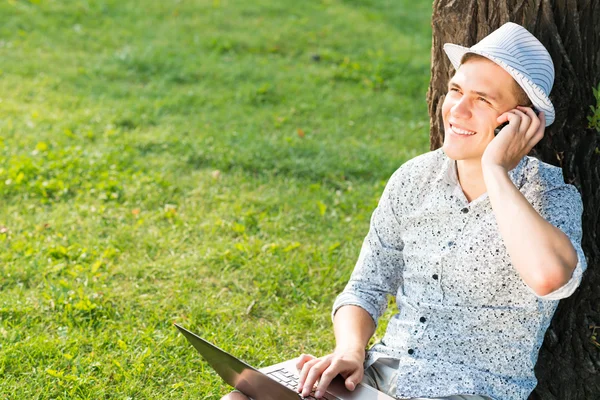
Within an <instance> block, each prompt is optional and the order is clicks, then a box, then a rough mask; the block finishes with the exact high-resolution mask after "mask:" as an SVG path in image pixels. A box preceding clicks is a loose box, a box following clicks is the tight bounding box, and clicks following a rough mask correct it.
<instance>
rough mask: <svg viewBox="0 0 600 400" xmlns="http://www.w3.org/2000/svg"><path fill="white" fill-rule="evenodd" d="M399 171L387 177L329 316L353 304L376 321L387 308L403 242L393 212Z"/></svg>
mask: <svg viewBox="0 0 600 400" xmlns="http://www.w3.org/2000/svg"><path fill="white" fill-rule="evenodd" d="M399 171H400V170H398V171H396V173H394V175H392V177H391V178H390V180H389V182H388V184H387V185H386V188H385V190H384V192H383V194H382V196H381V199H380V200H379V204H378V206H377V208H376V209H375V211H374V212H373V214H372V216H371V222H370V227H369V232H368V234H367V236H366V237H365V240H364V241H363V244H362V247H361V250H360V255H359V257H358V261H357V263H356V266H355V267H354V271H353V272H352V275H351V277H350V280H349V282H348V284H347V285H346V287H345V289H344V290H343V292H342V293H341V294H340V295H339V296H338V297H337V298H336V300H335V302H334V305H333V311H332V314H331V317H332V319H333V317H334V316H335V313H336V311H337V310H338V309H339V308H340V307H342V306H346V305H354V306H358V307H361V308H363V309H364V310H365V311H367V312H368V313H369V315H371V317H372V318H373V321H374V322H375V325H377V322H378V320H379V318H380V317H381V315H382V314H383V313H384V312H385V310H386V308H387V296H388V295H395V294H396V292H397V291H398V288H399V287H400V285H401V284H402V270H403V267H404V260H403V257H402V249H403V247H404V243H403V242H402V239H401V229H400V224H399V219H398V214H397V209H398V206H399V205H400V204H401V202H402V199H401V197H400V196H401V194H402V190H401V186H402V185H401V181H402V174H401V173H400V172H399Z"/></svg>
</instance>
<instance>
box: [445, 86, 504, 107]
mask: <svg viewBox="0 0 600 400" xmlns="http://www.w3.org/2000/svg"><path fill="white" fill-rule="evenodd" d="M452 87H456V88H458V89H460V90H463V89H462V88H461V87H460V85H459V84H458V83H456V82H452V81H450V82H449V83H448V88H452ZM473 93H476V94H478V95H479V96H481V97H485V98H486V99H490V100H492V101H494V102H496V103H498V102H499V101H500V99H498V98H497V97H494V96H492V95H491V94H489V93H486V92H479V91H476V90H474V91H473Z"/></svg>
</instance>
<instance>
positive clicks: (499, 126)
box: [494, 107, 540, 136]
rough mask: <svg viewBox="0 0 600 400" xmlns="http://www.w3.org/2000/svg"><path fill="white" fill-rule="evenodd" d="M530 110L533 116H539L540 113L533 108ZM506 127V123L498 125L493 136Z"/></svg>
mask: <svg viewBox="0 0 600 400" xmlns="http://www.w3.org/2000/svg"><path fill="white" fill-rule="evenodd" d="M531 109H532V110H533V112H534V113H535V115H540V112H539V111H538V110H537V109H536V108H535V107H531ZM506 125H508V121H507V122H505V123H503V124H500V125H498V127H497V128H496V129H494V136H496V135H497V134H499V133H500V131H501V130H502V128H504V127H505V126H506Z"/></svg>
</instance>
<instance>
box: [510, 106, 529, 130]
mask: <svg viewBox="0 0 600 400" xmlns="http://www.w3.org/2000/svg"><path fill="white" fill-rule="evenodd" d="M510 112H512V113H513V114H515V115H518V116H519V117H521V125H525V124H527V126H529V124H530V123H531V116H530V115H528V114H527V113H525V112H523V111H521V110H519V109H517V108H515V109H514V110H510Z"/></svg>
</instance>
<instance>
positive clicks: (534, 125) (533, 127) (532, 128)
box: [517, 106, 545, 136]
mask: <svg viewBox="0 0 600 400" xmlns="http://www.w3.org/2000/svg"><path fill="white" fill-rule="evenodd" d="M517 109H518V110H520V111H521V112H523V113H525V114H526V115H527V116H528V117H529V119H530V121H531V122H530V124H529V129H527V134H528V136H533V135H534V134H535V133H536V132H537V130H538V128H539V127H540V125H541V121H540V118H539V116H538V115H537V114H536V113H535V111H533V109H532V108H531V107H522V106H517ZM544 125H545V123H544Z"/></svg>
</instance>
